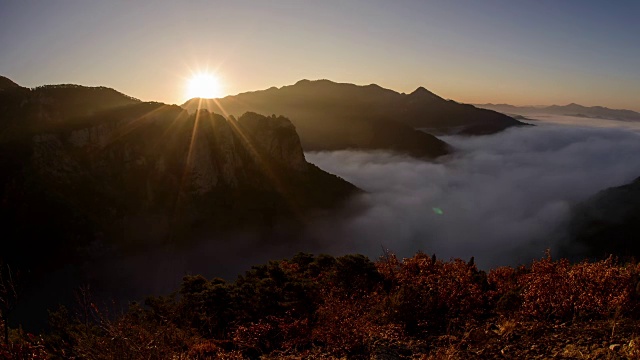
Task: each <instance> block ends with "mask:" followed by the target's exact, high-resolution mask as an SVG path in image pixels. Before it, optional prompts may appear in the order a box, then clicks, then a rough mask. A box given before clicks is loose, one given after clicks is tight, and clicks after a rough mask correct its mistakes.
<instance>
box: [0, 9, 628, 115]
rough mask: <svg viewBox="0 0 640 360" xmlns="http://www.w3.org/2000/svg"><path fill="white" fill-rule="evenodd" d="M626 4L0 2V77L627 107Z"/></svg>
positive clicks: (145, 87)
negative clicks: (367, 89) (384, 91)
mask: <svg viewBox="0 0 640 360" xmlns="http://www.w3.org/2000/svg"><path fill="white" fill-rule="evenodd" d="M639 14H640V3H639V2H634V1H619V2H616V3H615V4H611V3H606V2H596V1H575V0H570V1H563V2H557V1H536V2H529V3H522V2H512V1H485V2H482V3H479V2H463V1H433V2H428V3H424V2H422V1H401V2H385V1H377V0H376V1H361V0H356V1H350V2H339V1H324V2H312V1H293V0H289V1H275V2H251V1H244V0H241V1H234V2H222V1H199V0H194V1H189V2H186V3H177V2H168V1H137V2H134V3H125V2H100V1H77V0H73V1H71V0H70V1H64V2H31V1H24V2H8V1H0V33H2V34H3V36H1V37H0V48H2V49H3V50H2V51H1V52H0V75H4V76H7V77H9V78H10V79H12V80H14V81H16V82H17V83H19V84H20V85H23V86H29V87H33V86H38V85H43V84H59V83H77V84H81V85H88V86H97V85H104V86H109V87H113V88H115V89H117V90H119V91H122V92H124V93H126V94H128V95H131V96H134V97H137V98H140V99H142V100H155V101H163V102H167V103H178V104H179V103H182V102H183V101H184V100H186V99H185V96H184V94H185V93H186V92H185V86H187V83H188V81H189V79H190V77H191V76H192V75H193V74H194V73H199V72H210V73H212V74H214V75H216V76H217V78H218V79H219V80H220V86H221V92H222V93H223V94H226V95H233V94H237V93H240V92H245V91H253V90H260V89H266V88H269V87H271V86H278V87H280V86H283V85H290V84H294V83H295V82H297V81H298V80H301V79H329V80H332V81H337V82H349V83H355V84H360V85H365V84H371V83H375V84H378V85H380V86H382V87H385V88H390V89H393V90H395V91H398V92H405V93H409V92H411V91H413V90H414V89H416V88H417V87H419V86H424V87H426V88H427V89H429V90H430V91H433V92H434V93H436V94H438V95H439V96H442V97H444V98H450V99H455V100H457V101H460V102H465V103H509V104H513V105H531V104H541V105H543V104H544V105H549V104H568V103H572V102H575V103H579V104H582V105H585V106H593V105H601V106H606V107H610V108H624V109H631V110H636V111H640V101H639V100H640V97H639V96H638V94H640V72H639V71H638V69H640V42H639V41H638V40H637V34H639V33H640V22H638V21H637V20H636V19H637V16H638V15H639Z"/></svg>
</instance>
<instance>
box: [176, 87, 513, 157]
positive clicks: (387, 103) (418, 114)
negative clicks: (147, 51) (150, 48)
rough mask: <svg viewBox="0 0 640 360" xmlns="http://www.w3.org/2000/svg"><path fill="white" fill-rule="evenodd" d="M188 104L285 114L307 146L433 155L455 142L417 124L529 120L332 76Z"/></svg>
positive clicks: (493, 127) (451, 129) (450, 127)
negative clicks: (351, 82)
mask: <svg viewBox="0 0 640 360" xmlns="http://www.w3.org/2000/svg"><path fill="white" fill-rule="evenodd" d="M182 106H183V107H184V108H185V109H187V110H189V111H190V112H193V111H195V110H196V109H198V108H204V109H208V110H210V111H213V112H216V113H221V114H234V115H238V114H242V113H244V112H247V111H255V112H258V113H263V114H285V115H286V116H288V117H289V118H290V119H291V121H292V122H293V124H294V125H295V126H296V129H297V131H298V133H299V134H300V139H301V141H302V146H303V148H304V149H305V150H337V149H349V148H353V149H384V150H394V151H397V152H402V153H408V154H411V155H414V156H419V157H431V158H434V157H438V156H441V155H445V154H447V153H449V151H450V149H449V146H448V145H447V144H445V143H444V142H443V141H441V140H438V139H437V138H435V137H434V136H431V135H429V134H426V133H425V132H424V131H418V130H416V128H421V129H425V131H426V132H437V133H448V134H454V133H457V134H467V135H482V134H491V133H495V132H499V131H502V130H504V129H506V128H508V127H511V126H518V125H523V123H521V122H519V121H517V120H515V119H513V118H511V117H508V116H506V115H503V114H500V113H498V112H495V111H490V110H485V109H478V108H476V107H474V106H472V105H465V104H459V103H457V102H455V101H452V100H445V99H443V98H441V97H439V96H437V95H435V94H433V93H431V92H429V91H428V90H426V89H425V88H422V87H420V88H418V89H416V90H415V91H414V92H412V93H411V94H401V93H397V92H395V91H392V90H389V89H384V88H382V87H380V86H378V85H374V84H372V85H367V86H358V85H354V84H347V83H335V82H332V81H329V80H317V81H309V80H301V81H299V82H297V83H296V84H294V85H290V86H283V87H281V88H276V87H272V88H269V89H267V90H261V91H254V92H247V93H242V94H238V95H235V96H227V97H225V98H221V99H197V98H196V99H191V100H189V101H187V102H186V103H184V104H183V105H182Z"/></svg>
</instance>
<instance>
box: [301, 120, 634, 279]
mask: <svg viewBox="0 0 640 360" xmlns="http://www.w3.org/2000/svg"><path fill="white" fill-rule="evenodd" d="M531 119H532V120H533V121H530V123H532V124H535V125H536V126H532V127H514V128H511V129H508V130H506V131H503V132H501V133H498V134H494V135H489V136H482V137H459V136H444V137H440V138H441V139H442V140H444V141H446V142H447V143H449V144H451V145H452V146H454V147H455V149H456V151H455V152H454V153H453V154H452V155H449V156H447V157H444V158H440V159H439V160H438V161H436V162H426V161H422V160H418V159H415V158H410V157H406V156H401V155H395V154H391V153H387V152H363V151H335V152H311V153H307V154H306V157H307V160H308V161H309V162H311V163H314V164H316V165H318V166H319V167H320V168H321V169H323V170H326V171H328V172H331V173H333V174H336V175H339V176H341V177H343V178H344V179H345V180H347V181H349V182H352V183H353V184H355V185H356V186H358V187H360V188H362V189H363V190H365V191H366V194H364V195H361V196H359V197H358V198H357V199H356V200H354V201H356V202H357V203H358V204H359V205H360V206H364V208H365V210H363V211H362V212H361V213H359V214H358V215H356V216H355V217H353V218H351V219H350V220H348V221H344V220H340V219H332V220H327V221H326V222H324V223H322V224H320V225H316V226H315V228H314V229H313V231H312V233H313V234H314V236H315V237H317V238H319V239H321V240H324V241H321V243H325V244H333V246H336V248H334V249H333V250H332V251H337V252H360V253H364V254H367V255H369V256H372V257H377V256H379V255H381V253H382V247H384V248H386V249H390V250H391V251H393V252H396V253H397V254H398V255H401V256H411V255H412V254H413V253H415V252H416V251H418V250H422V251H424V252H427V253H430V254H431V253H436V254H437V256H438V257H441V258H450V257H461V258H469V257H471V256H474V257H475V260H476V263H478V265H479V266H480V267H481V268H488V267H492V266H497V265H517V264H518V263H525V262H529V261H531V259H534V258H540V257H542V256H543V253H544V250H545V249H547V248H550V249H552V251H553V250H554V249H558V247H559V246H561V245H566V246H568V247H569V250H570V246H571V244H564V243H563V242H564V241H565V240H566V239H565V236H566V230H567V229H566V228H567V222H568V220H569V217H570V211H571V208H572V206H574V205H575V204H578V203H579V202H582V201H584V200H586V199H588V198H589V197H591V196H593V195H595V194H596V193H597V192H598V191H601V190H603V189H605V188H609V187H613V186H619V185H623V184H626V183H629V182H631V181H633V180H634V179H635V178H637V177H638V175H640V157H639V156H637V154H638V153H640V126H639V124H638V123H631V122H621V121H613V120H595V119H584V118H576V117H569V116H548V115H541V116H536V117H531ZM335 239H340V241H336V240H335Z"/></svg>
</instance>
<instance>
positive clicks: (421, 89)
mask: <svg viewBox="0 0 640 360" xmlns="http://www.w3.org/2000/svg"><path fill="white" fill-rule="evenodd" d="M409 96H411V97H416V96H420V97H430V98H434V99H442V98H441V97H440V96H438V95H436V94H434V93H432V92H431V91H429V90H427V89H425V88H424V87H422V86H420V87H418V88H417V89H415V90H413V92H412V93H411V94H409Z"/></svg>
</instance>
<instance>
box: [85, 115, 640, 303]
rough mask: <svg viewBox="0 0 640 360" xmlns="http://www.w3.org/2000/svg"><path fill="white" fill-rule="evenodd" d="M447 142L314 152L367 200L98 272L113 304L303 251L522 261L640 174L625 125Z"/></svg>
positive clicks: (637, 146) (636, 148) (312, 158)
mask: <svg viewBox="0 0 640 360" xmlns="http://www.w3.org/2000/svg"><path fill="white" fill-rule="evenodd" d="M443 139H444V140H445V141H447V142H448V143H450V144H451V145H453V146H454V147H455V148H456V152H455V153H454V154H453V155H451V156H448V157H446V158H442V159H439V161H438V162H427V161H423V160H419V159H415V158H410V157H406V156H400V155H397V154H390V153H386V152H362V151H335V152H313V153H306V158H307V160H308V161H309V162H312V163H314V164H316V165H318V166H319V167H320V168H322V169H324V170H326V171H329V172H331V173H334V174H337V175H339V176H341V177H343V178H345V179H346V180H348V181H350V182H352V183H354V184H355V185H357V186H358V187H360V188H362V189H363V190H365V191H366V193H365V194H363V195H360V196H358V197H356V198H354V199H353V200H352V201H351V203H350V204H349V205H350V206H347V210H336V211H335V212H334V213H333V214H332V215H330V216H326V217H324V218H322V219H321V220H317V221H315V222H311V224H310V225H309V226H308V229H307V230H306V231H305V232H304V233H300V232H299V231H297V230H295V231H288V230H286V229H284V230H283V231H282V232H281V233H272V234H270V235H269V236H268V237H267V238H265V237H264V236H262V235H261V234H259V233H255V232H251V231H245V232H243V233H236V234H226V235H206V236H204V237H203V238H202V239H201V240H200V241H197V242H195V243H194V244H192V245H190V246H170V245H167V246H164V247H162V246H161V247H157V248H155V249H152V250H149V251H145V252H144V253H142V254H139V255H137V256H135V255H129V256H123V257H116V258H108V259H105V260H104V262H102V263H101V264H91V266H90V268H91V269H93V271H95V272H96V277H97V279H99V283H102V285H103V287H104V288H105V291H106V293H107V296H108V297H116V298H120V299H125V300H130V299H136V298H137V299H140V298H143V297H144V296H145V295H150V294H156V295H158V294H168V293H170V292H171V291H174V290H176V289H178V288H179V286H180V282H181V279H182V277H183V276H184V275H185V274H203V275H204V276H206V277H208V278H212V277H223V278H225V279H228V280H233V279H235V278H236V276H237V275H238V274H241V273H243V272H244V271H245V270H248V269H250V268H251V266H252V265H258V264H264V263H265V262H267V261H268V260H271V259H282V258H287V257H291V256H293V255H294V254H296V253H297V252H301V251H304V252H311V253H315V254H318V253H328V254H331V255H335V256H339V255H344V254H348V253H362V254H365V255H368V256H370V257H371V258H372V259H375V258H377V257H379V256H380V255H382V249H383V248H385V249H390V250H392V251H393V252H395V253H397V254H398V255H399V256H403V257H404V256H411V255H413V254H414V253H415V252H416V251H418V250H422V251H425V252H427V253H436V254H437V256H438V257H440V258H445V259H448V258H450V257H460V258H465V259H468V258H470V257H471V256H474V257H475V259H476V263H477V264H478V265H479V266H480V267H481V268H483V269H488V268H490V267H493V266H497V265H517V264H519V263H527V262H529V261H531V259H533V258H540V257H541V256H543V254H544V250H545V249H546V248H551V249H552V250H553V249H554V248H556V247H557V246H558V244H559V242H560V241H562V240H563V238H564V235H565V230H566V229H565V226H566V223H567V220H568V218H569V214H570V208H571V206H572V205H574V204H576V203H578V202H580V201H583V200H585V199H587V198H588V197H590V196H592V195H594V194H595V193H597V192H598V191H600V190H603V189H605V188H607V187H611V186H617V185H621V184H624V183H628V182H630V181H632V180H633V179H635V178H636V177H638V176H640V156H637V154H639V153H640V135H639V133H637V132H634V131H632V130H628V129H620V128H592V127H577V126H566V125H558V124H542V125H540V126H535V127H526V128H514V129H511V130H508V131H505V132H502V133H499V134H497V135H492V136H482V137H471V138H469V137H444V138H443ZM353 209H356V211H351V210H353Z"/></svg>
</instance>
